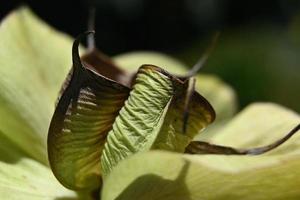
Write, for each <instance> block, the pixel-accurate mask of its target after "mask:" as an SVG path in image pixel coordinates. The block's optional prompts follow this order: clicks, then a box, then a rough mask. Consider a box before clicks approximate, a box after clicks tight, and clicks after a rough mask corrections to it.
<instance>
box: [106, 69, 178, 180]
mask: <svg viewBox="0 0 300 200" xmlns="http://www.w3.org/2000/svg"><path fill="white" fill-rule="evenodd" d="M172 95H173V85H172V81H171V80H170V79H169V77H166V76H165V75H163V74H161V73H160V72H158V71H156V70H155V69H152V68H151V67H149V68H147V67H142V68H140V70H139V72H138V75H137V78H136V82H135V85H134V87H133V90H132V91H131V92H130V96H129V98H128V100H127V101H126V102H125V106H124V107H123V108H122V109H121V111H120V115H119V116H118V117H117V118H116V121H115V123H114V125H113V129H112V130H111V131H110V132H109V134H108V137H107V142H106V144H105V148H104V150H103V154H102V158H101V166H102V170H103V174H104V175H107V174H108V173H109V172H110V171H111V169H112V168H113V167H114V166H115V165H116V164H117V163H118V162H120V161H121V160H123V159H125V158H126V157H128V156H130V155H132V154H134V153H135V152H138V151H144V150H147V149H149V148H150V147H151V145H152V143H153V142H154V140H155V138H156V136H157V134H158V132H159V129H160V126H161V124H162V120H163V119H162V118H163V115H164V111H165V109H166V108H167V106H168V103H169V101H170V99H171V97H172Z"/></svg>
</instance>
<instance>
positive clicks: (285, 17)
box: [0, 0, 300, 112]
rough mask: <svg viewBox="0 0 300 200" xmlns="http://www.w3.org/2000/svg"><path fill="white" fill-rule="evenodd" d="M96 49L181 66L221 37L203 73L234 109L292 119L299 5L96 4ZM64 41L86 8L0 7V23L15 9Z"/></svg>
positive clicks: (215, 0)
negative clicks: (277, 112)
mask: <svg viewBox="0 0 300 200" xmlns="http://www.w3.org/2000/svg"><path fill="white" fill-rule="evenodd" d="M95 2H96V3H95V5H96V7H97V18H96V31H97V34H96V41H97V46H98V48H99V49H100V50H102V51H103V52H105V53H106V54H108V55H111V56H113V55H116V54H120V53H123V52H128V51H136V50H151V51H160V52H163V53H166V54H169V55H171V56H174V57H176V58H178V59H180V60H182V61H183V62H185V63H187V64H188V65H189V66H193V64H194V63H195V62H196V61H197V60H198V58H199V57H200V56H201V54H202V52H203V51H204V49H205V48H206V47H207V45H208V44H209V40H210V38H211V36H212V34H213V33H214V32H215V31H216V30H219V31H221V35H220V38H219V42H218V44H217V46H216V49H215V50H214V52H213V53H212V54H211V56H210V58H209V60H208V63H207V65H206V66H205V68H203V70H202V72H203V73H204V72H205V73H213V74H217V75H218V76H220V77H221V78H222V79H223V80H225V81H226V82H227V83H229V84H230V85H231V86H232V87H233V88H234V89H235V90H236V92H237V94H238V98H239V103H240V108H243V107H244V106H245V105H247V104H249V103H251V102H253V101H272V102H276V103H280V104H282V105H285V106H287V107H289V108H292V109H294V110H296V111H298V112H300V1H298V0H272V1H271V0H265V1H260V0H244V1H238V0H163V1H162V0H97V1H95ZM24 4H25V5H28V6H29V7H30V8H31V9H32V10H33V11H34V12H35V13H36V14H37V15H38V16H39V17H41V18H42V19H43V20H44V21H46V22H47V23H49V24H50V25H52V26H54V27H55V28H57V29H59V30H61V31H63V32H66V33H68V34H70V35H72V36H76V35H78V34H79V33H81V32H83V31H85V30H86V29H87V26H86V24H87V23H86V22H87V18H88V7H89V6H88V5H89V4H90V1H83V0H81V1H79V0H77V1H76V0H73V1H64V0H60V1H57V0H52V1H34V0H31V1H30V0H27V1H26V0H23V1H17V0H1V1H0V19H2V18H3V17H4V16H5V15H6V14H7V13H8V12H9V11H11V10H12V9H14V8H16V7H18V6H19V5H24Z"/></svg>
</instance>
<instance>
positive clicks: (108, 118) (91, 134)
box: [49, 78, 129, 189]
mask: <svg viewBox="0 0 300 200" xmlns="http://www.w3.org/2000/svg"><path fill="white" fill-rule="evenodd" d="M99 79H100V80H97V81H98V82H97V81H95V80H93V82H91V84H87V86H85V87H82V88H81V89H80V90H79V95H78V98H77V99H76V98H73V99H72V100H71V101H70V103H69V106H68V110H67V112H66V114H65V116H60V113H59V112H58V113H56V114H55V115H54V117H53V119H52V126H58V127H62V128H61V129H57V128H53V129H50V132H49V135H50V139H49V150H50V154H49V157H50V163H51V167H52V170H53V172H54V174H55V176H56V177H57V178H58V180H59V181H60V182H61V183H62V184H63V185H65V186H66V187H68V188H71V189H82V188H93V187H99V184H100V181H101V166H100V157H101V153H102V149H103V147H104V143H105V141H106V136H107V133H108V131H109V130H111V129H112V124H113V122H114V121H115V118H116V116H117V115H118V113H119V110H120V109H121V107H122V106H123V105H124V101H125V99H126V98H127V96H128V93H129V91H128V90H123V89H124V88H123V89H122V88H121V87H120V88H118V87H115V86H113V85H112V84H111V85H110V84H107V82H108V81H107V80H101V79H103V78H99ZM99 81H100V82H99ZM103 81H104V82H103ZM101 82H103V83H101ZM114 84H115V83H114ZM61 99H62V98H61ZM72 101H75V102H72ZM51 130H52V131H53V132H51Z"/></svg>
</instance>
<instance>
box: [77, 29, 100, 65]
mask: <svg viewBox="0 0 300 200" xmlns="http://www.w3.org/2000/svg"><path fill="white" fill-rule="evenodd" d="M90 34H95V31H93V30H91V31H86V32H84V33H81V34H79V35H78V36H77V37H76V39H75V41H74V43H73V47H72V60H73V66H74V67H75V68H76V67H83V64H82V63H81V60H80V56H79V44H80V42H81V40H82V39H83V38H84V37H86V36H88V35H90Z"/></svg>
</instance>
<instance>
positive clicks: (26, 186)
mask: <svg viewBox="0 0 300 200" xmlns="http://www.w3.org/2000/svg"><path fill="white" fill-rule="evenodd" d="M0 197H1V199H5V200H21V199H22V200H23V199H24V200H27V199H28V200H29V199H30V200H63V199H66V200H67V199H68V200H73V199H74V200H75V199H77V198H76V194H75V193H74V192H72V191H69V190H67V189H65V188H64V187H63V186H62V185H60V183H59V182H58V181H57V180H56V179H55V177H54V176H53V174H52V172H51V170H50V169H49V168H47V167H45V166H44V165H42V164H40V163H38V162H37V161H33V160H30V159H28V158H23V159H20V160H18V161H17V162H16V163H5V162H1V161H0Z"/></svg>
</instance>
